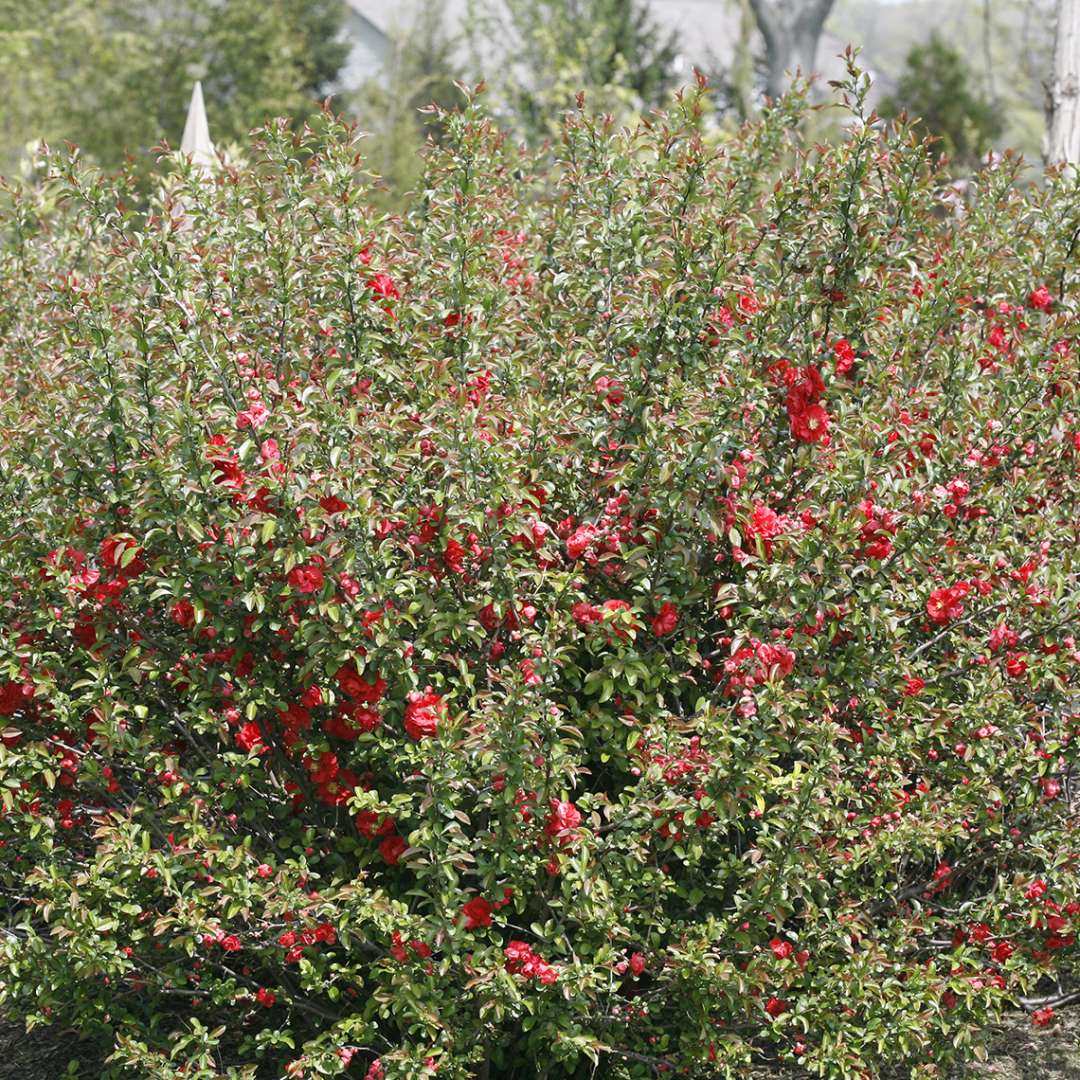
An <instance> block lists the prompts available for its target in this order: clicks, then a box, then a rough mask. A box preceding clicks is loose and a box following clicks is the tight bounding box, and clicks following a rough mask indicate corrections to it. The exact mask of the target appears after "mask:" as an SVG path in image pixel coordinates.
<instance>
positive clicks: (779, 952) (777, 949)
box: [769, 938, 795, 960]
mask: <svg viewBox="0 0 1080 1080" xmlns="http://www.w3.org/2000/svg"><path fill="white" fill-rule="evenodd" d="M769 948H770V949H772V951H773V956H775V957H776V958H777V959H778V960H786V959H787V958H788V957H789V956H791V954H792V953H793V952H794V951H795V947H794V946H793V945H792V944H791V942H790V941H781V940H780V938H773V939H772V941H770V942H769Z"/></svg>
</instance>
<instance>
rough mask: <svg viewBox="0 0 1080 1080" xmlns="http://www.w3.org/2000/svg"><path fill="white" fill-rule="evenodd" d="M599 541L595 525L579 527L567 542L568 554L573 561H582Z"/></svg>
mask: <svg viewBox="0 0 1080 1080" xmlns="http://www.w3.org/2000/svg"><path fill="white" fill-rule="evenodd" d="M598 539H599V533H598V532H597V530H596V526H595V525H579V526H578V527H577V528H576V529H575V530H574V531H573V532H572V533H571V534H570V536H569V538H568V539H567V541H566V554H567V555H569V556H570V558H571V559H580V558H581V557H582V555H584V554H585V553H586V552H588V551H589V549H590V548H591V547H592V546H593V544H595V543H596V541H597V540H598Z"/></svg>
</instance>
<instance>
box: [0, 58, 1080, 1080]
mask: <svg viewBox="0 0 1080 1080" xmlns="http://www.w3.org/2000/svg"><path fill="white" fill-rule="evenodd" d="M864 93H865V82H864V80H863V79H862V77H861V76H859V75H857V73H852V76H851V82H850V83H849V84H847V86H846V89H844V91H843V95H844V97H845V100H846V101H847V106H846V107H847V108H848V109H849V114H848V128H847V131H848V134H847V137H846V138H845V139H844V140H843V141H842V142H841V143H840V144H839V145H836V146H833V147H813V148H802V147H800V145H799V143H798V140H797V138H796V137H795V136H794V134H793V133H794V125H795V124H796V121H797V119H798V116H799V112H800V109H801V104H800V99H799V97H798V96H797V95H796V97H794V98H791V99H786V100H785V101H784V102H782V103H781V104H780V105H779V106H778V107H777V109H775V110H773V111H772V112H770V113H769V114H768V115H767V116H766V117H765V118H764V120H763V121H762V122H761V123H760V124H758V125H755V126H750V127H747V128H746V129H745V130H744V131H743V132H742V133H741V134H740V135H739V137H738V138H736V139H733V140H731V141H723V142H720V143H716V142H714V141H712V140H710V139H709V138H706V137H703V134H702V131H701V123H700V117H701V111H702V98H703V91H701V90H700V88H699V89H698V90H694V91H690V92H687V93H686V95H685V97H684V98H682V99H680V100H679V101H678V102H676V103H675V104H674V105H673V107H672V109H671V112H670V114H669V115H666V116H656V117H653V118H652V119H651V120H650V121H649V122H648V123H646V124H643V125H641V126H640V128H638V129H637V130H635V131H616V130H614V129H613V128H612V127H611V126H610V125H609V124H608V123H607V122H606V121H605V120H604V119H603V118H596V117H593V116H590V115H589V114H588V113H587V112H586V111H584V110H581V111H579V112H577V113H575V114H573V115H571V116H569V117H568V118H567V120H566V123H565V126H564V130H563V136H562V142H561V149H560V160H559V161H558V163H557V164H556V165H555V166H554V167H552V168H548V169H545V170H544V171H538V170H536V169H534V168H533V166H532V164H531V163H530V161H529V160H527V159H526V158H524V157H522V156H520V153H519V152H518V151H517V150H515V149H513V148H512V147H511V146H510V144H509V143H508V141H507V140H505V139H503V138H502V137H501V136H500V134H499V132H498V131H497V130H495V129H494V127H493V126H492V125H491V124H490V123H489V122H488V121H486V120H485V119H484V116H483V113H482V110H481V109H480V108H479V105H478V104H477V103H476V102H470V103H469V104H468V107H467V108H465V109H464V110H463V111H462V112H461V113H459V114H455V115H452V116H448V117H446V118H445V124H446V135H445V138H444V140H443V142H442V145H441V146H440V147H439V148H438V149H436V150H434V151H433V153H432V155H431V157H430V158H429V161H428V171H427V176H426V180H425V192H424V197H423V199H422V200H420V201H419V202H418V204H417V206H416V208H415V210H414V211H412V212H411V214H410V216H409V217H408V218H407V219H406V220H404V221H398V220H393V219H388V218H386V217H381V216H379V215H377V214H376V212H374V211H373V210H371V209H370V203H369V201H368V199H367V196H366V194H365V184H366V182H367V178H366V175H365V174H364V172H363V163H362V161H361V159H360V157H359V156H358V149H357V146H356V144H355V142H354V140H353V139H352V137H351V135H350V133H349V132H346V131H343V130H340V129H339V128H338V127H337V126H336V124H335V123H334V122H333V121H331V120H329V119H327V120H326V121H325V122H324V124H323V127H324V128H325V130H320V131H318V132H316V133H314V134H313V135H312V136H311V138H310V140H306V138H305V137H296V138H294V137H293V136H292V135H290V134H289V133H288V132H287V131H286V130H285V129H284V128H272V129H270V130H268V131H267V132H266V133H265V136H264V138H263V141H262V142H261V143H260V144H259V145H258V146H257V147H256V148H255V149H254V150H253V152H252V155H251V164H250V165H247V166H243V167H241V166H236V167H228V168H223V169H220V170H218V171H216V172H215V173H214V174H213V175H212V176H211V177H208V178H203V177H201V176H200V175H199V174H198V173H197V172H193V171H191V170H188V171H186V172H185V173H184V174H183V175H182V176H181V177H180V180H179V187H177V188H174V189H173V190H172V191H171V193H170V194H168V195H166V196H165V197H164V199H163V202H162V204H161V206H160V207H159V208H158V210H159V212H158V213H156V214H155V215H152V216H150V217H145V216H140V214H138V213H137V212H136V211H135V210H133V209H131V207H132V206H134V205H135V204H134V203H133V202H132V201H131V200H130V199H129V198H127V197H125V195H124V193H123V192H122V191H118V190H117V188H116V186H115V184H114V183H113V182H111V181H105V180H102V179H100V178H99V177H96V176H94V175H92V174H90V173H88V172H86V171H84V170H83V169H82V168H81V167H80V166H78V165H76V164H71V163H67V162H65V161H64V160H62V159H59V158H57V159H55V160H54V162H53V166H52V178H51V179H50V180H49V181H48V182H47V184H46V185H45V186H44V187H43V189H42V190H41V191H38V192H22V193H18V194H13V195H12V196H11V197H10V199H9V200H8V207H7V210H6V211H5V217H4V222H3V227H4V230H5V245H4V249H3V253H2V255H0V282H2V286H3V293H4V304H3V306H2V308H0V371H2V372H3V374H2V381H0V399H2V403H0V422H2V424H3V431H4V436H3V439H4V443H3V454H2V458H0V582H2V585H0V610H2V612H3V617H2V619H0V714H2V721H3V722H2V724H0V794H2V798H3V803H2V807H3V810H2V814H0V911H2V912H3V916H4V922H5V924H6V929H5V930H4V931H3V932H2V936H0V1009H3V1010H5V1011H12V1012H16V1013H20V1014H22V1015H25V1016H26V1017H27V1018H28V1019H29V1020H30V1021H31V1022H32V1023H43V1022H52V1023H59V1024H68V1025H74V1026H76V1027H77V1028H79V1029H80V1030H81V1031H83V1032H85V1033H88V1034H92V1035H93V1034H97V1035H100V1036H102V1037H103V1038H105V1039H107V1040H109V1042H110V1043H111V1045H112V1046H113V1047H114V1051H115V1052H114V1055H113V1058H112V1063H111V1065H110V1068H112V1069H113V1070H114V1071H115V1075H116V1076H129V1075H130V1076H137V1077H156V1078H180V1077H184V1078H188V1080H191V1078H207V1080H208V1078H211V1077H221V1076H227V1077H279V1076H289V1077H316V1076H326V1075H347V1076H350V1077H367V1078H368V1080H376V1078H383V1077H385V1078H392V1077H421V1076H435V1075H437V1076H439V1077H441V1078H447V1080H453V1078H463V1077H466V1076H478V1077H487V1078H494V1077H510V1076H518V1077H545V1078H550V1080H556V1078H558V1077H568V1076H578V1077H588V1076H593V1075H596V1076H604V1077H623V1078H630V1077H635V1078H637V1077H647V1076H651V1075H653V1074H654V1073H668V1072H671V1073H673V1074H676V1075H680V1076H682V1075H686V1076H696V1077H719V1076H736V1075H742V1074H743V1072H744V1071H745V1070H746V1068H748V1066H749V1064H750V1063H752V1062H768V1061H774V1062H786V1063H795V1062H800V1063H802V1064H804V1065H805V1066H806V1067H807V1068H809V1069H810V1070H812V1071H814V1072H816V1073H821V1074H823V1075H825V1076H830V1077H863V1076H867V1077H869V1076H874V1075H876V1074H877V1073H878V1071H879V1069H880V1068H881V1067H882V1065H883V1064H884V1063H889V1064H905V1065H907V1066H909V1067H910V1068H911V1070H912V1072H913V1075H918V1076H922V1077H940V1076H943V1075H945V1065H946V1063H947V1062H948V1061H949V1060H950V1059H951V1058H952V1057H954V1056H956V1055H960V1056H965V1055H967V1054H969V1053H970V1052H972V1050H973V1036H974V1034H975V1033H976V1032H977V1030H978V1028H979V1026H980V1025H981V1024H982V1023H983V1022H984V1021H985V1020H986V1018H988V1017H990V1016H993V1015H995V1014H996V1013H997V1012H998V1011H999V1010H1000V1009H1002V1008H1003V1007H1006V1006H1008V1005H1015V1004H1016V1003H1018V1002H1022V1003H1025V1004H1026V1005H1027V1007H1028V1008H1029V1009H1031V1010H1032V1011H1033V1013H1034V1016H1035V1019H1036V1021H1037V1022H1038V1023H1049V1022H1052V1020H1053V1011H1052V1009H1053V1003H1054V1002H1055V1001H1056V1000H1057V999H1059V998H1061V997H1063V996H1065V997H1066V1000H1067V994H1068V992H1069V991H1070V990H1071V989H1072V988H1074V987H1075V985H1076V981H1075V980H1076V977H1077V967H1078V964H1077V946H1076V937H1075V934H1076V928H1077V922H1078V920H1080V914H1078V913H1080V882H1078V878H1077V873H1076V866H1077V854H1078V849H1077V835H1076V817H1075V806H1076V798H1077V792H1076V765H1077V753H1076V734H1077V728H1078V721H1080V708H1078V706H1077V703H1076V688H1077V671H1078V661H1080V651H1078V644H1077V641H1076V640H1075V634H1076V630H1077V589H1078V584H1080V583H1078V580H1077V574H1078V572H1077V556H1076V543H1077V520H1078V518H1077V509H1078V507H1077V499H1078V494H1080V478H1078V475H1077V460H1078V454H1080V417H1078V414H1077V405H1078V403H1077V400H1076V396H1075V395H1076V377H1077V347H1078V346H1077V331H1076V324H1075V320H1074V311H1075V308H1076V304H1077V300H1078V287H1077V285H1078V283H1077V271H1076V263H1075V246H1076V242H1077V236H1078V235H1080V193H1078V188H1077V184H1076V181H1075V180H1069V179H1065V178H1063V177H1056V176H1051V177H1049V178H1048V179H1047V181H1046V183H1045V185H1043V186H1040V187H1028V186H1026V180H1025V178H1024V175H1023V171H1022V167H1021V166H1020V164H1019V163H1018V162H1016V161H1013V160H1011V159H1005V160H1004V161H1002V162H1001V163H1000V164H998V165H996V166H995V167H993V168H991V169H988V170H986V171H984V172H983V173H981V174H980V175H979V176H978V177H977V178H976V179H975V181H974V182H973V185H972V188H971V190H970V192H969V194H968V199H967V201H966V202H964V203H961V202H960V201H959V200H958V198H957V195H956V192H955V191H954V190H953V189H952V188H951V187H950V185H949V183H948V177H945V176H941V175H939V174H938V173H936V172H935V171H934V168H933V167H932V165H931V159H932V156H933V155H932V154H931V153H930V152H929V151H928V150H927V149H926V147H925V146H923V145H922V144H921V143H920V142H918V141H917V140H916V139H915V138H913V137H912V136H911V134H910V132H908V131H907V130H905V129H904V128H903V127H901V128H900V130H899V131H893V130H890V131H889V132H887V133H886V132H883V131H882V130H881V127H880V125H878V124H875V123H873V122H871V120H870V118H867V117H866V116H865V115H864V112H863V108H864V106H863V100H864ZM785 162H786V164H785ZM766 178H769V179H766ZM109 1075H113V1073H110V1074H109Z"/></svg>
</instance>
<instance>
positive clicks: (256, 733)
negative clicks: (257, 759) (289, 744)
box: [236, 720, 266, 754]
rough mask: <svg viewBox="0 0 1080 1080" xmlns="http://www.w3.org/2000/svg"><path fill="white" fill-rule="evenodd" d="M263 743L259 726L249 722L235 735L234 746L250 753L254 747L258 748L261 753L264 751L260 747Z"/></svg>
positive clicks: (263, 748)
mask: <svg viewBox="0 0 1080 1080" xmlns="http://www.w3.org/2000/svg"><path fill="white" fill-rule="evenodd" d="M262 741H263V737H262V731H260V730H259V725H258V724H256V723H254V722H253V721H251V720H249V721H248V722H247V723H246V724H245V725H244V726H243V727H242V728H241V729H240V730H239V731H238V732H237V733H236V744H237V746H239V747H240V749H241V750H244V751H246V752H247V753H249V754H250V753H251V751H252V750H254V749H255V747H257V746H259V752H260V753H262V751H263V750H265V749H266V747H264V746H260V744H261V743H262Z"/></svg>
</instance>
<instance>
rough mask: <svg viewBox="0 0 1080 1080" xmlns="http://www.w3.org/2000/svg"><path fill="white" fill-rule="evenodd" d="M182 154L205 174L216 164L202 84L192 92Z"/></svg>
mask: <svg viewBox="0 0 1080 1080" xmlns="http://www.w3.org/2000/svg"><path fill="white" fill-rule="evenodd" d="M180 152H181V153H182V154H187V155H188V156H189V157H190V158H191V160H192V161H193V162H194V163H195V164H196V165H197V166H198V167H199V168H200V169H202V170H203V171H204V172H205V171H208V170H209V169H210V166H211V165H213V163H214V144H213V143H212V142H211V141H210V125H209V124H208V123H207V120H206V106H205V105H204V104H203V92H202V83H201V82H196V83H195V89H194V90H192V92H191V104H190V105H188V114H187V122H186V123H185V124H184V137H183V138H182V139H181V140H180Z"/></svg>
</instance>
